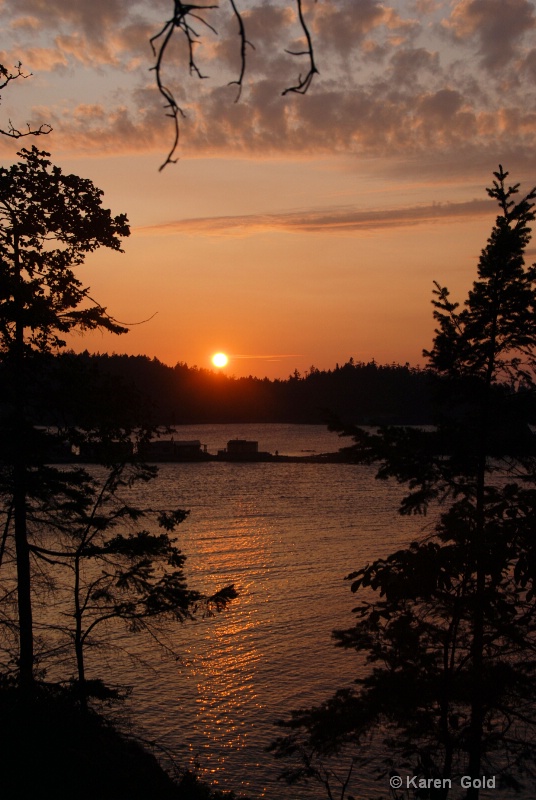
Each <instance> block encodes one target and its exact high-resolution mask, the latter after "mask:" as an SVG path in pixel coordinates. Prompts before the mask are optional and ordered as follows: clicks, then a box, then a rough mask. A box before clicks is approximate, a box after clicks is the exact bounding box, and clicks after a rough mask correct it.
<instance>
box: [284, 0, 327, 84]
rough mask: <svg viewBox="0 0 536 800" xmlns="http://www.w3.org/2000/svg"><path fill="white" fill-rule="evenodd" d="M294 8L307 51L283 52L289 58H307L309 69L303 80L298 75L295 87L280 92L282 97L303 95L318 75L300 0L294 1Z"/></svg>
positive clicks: (311, 42)
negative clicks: (295, 7)
mask: <svg viewBox="0 0 536 800" xmlns="http://www.w3.org/2000/svg"><path fill="white" fill-rule="evenodd" d="M315 2H316V0H315ZM296 6H297V8H298V17H299V20H300V25H301V27H302V30H303V34H304V36H305V38H306V40H307V49H306V50H300V51H298V52H293V51H292V50H286V51H285V52H286V53H289V55H291V56H307V57H308V58H309V69H308V71H307V74H306V75H305V77H304V78H302V76H301V73H300V74H299V75H298V83H297V84H296V86H289V87H288V88H287V89H285V90H284V91H283V92H282V94H283V95H286V94H289V92H295V93H296V94H305V93H306V92H307V90H308V89H309V87H310V85H311V83H312V82H313V78H314V76H315V75H316V74H318V69H317V68H316V64H315V58H314V51H313V40H312V39H311V33H310V31H309V28H308V27H307V23H306V22H305V17H304V16H303V6H302V0H296Z"/></svg>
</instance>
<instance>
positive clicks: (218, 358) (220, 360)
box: [212, 353, 229, 367]
mask: <svg viewBox="0 0 536 800" xmlns="http://www.w3.org/2000/svg"><path fill="white" fill-rule="evenodd" d="M228 361H229V359H228V358H227V356H226V355H225V353H215V354H214V355H213V356H212V363H213V364H214V366H215V367H225V365H226V364H227V363H228Z"/></svg>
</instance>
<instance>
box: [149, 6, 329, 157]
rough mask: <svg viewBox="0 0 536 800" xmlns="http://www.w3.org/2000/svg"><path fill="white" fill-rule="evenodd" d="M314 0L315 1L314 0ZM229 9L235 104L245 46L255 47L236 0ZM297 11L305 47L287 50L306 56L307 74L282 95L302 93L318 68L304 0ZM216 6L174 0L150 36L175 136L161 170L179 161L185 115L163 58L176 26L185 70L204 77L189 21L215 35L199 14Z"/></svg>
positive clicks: (197, 39)
mask: <svg viewBox="0 0 536 800" xmlns="http://www.w3.org/2000/svg"><path fill="white" fill-rule="evenodd" d="M315 2H316V0H315ZM229 3H230V5H231V8H232V10H233V14H234V16H235V17H236V20H237V22H238V37H239V40H240V70H239V74H238V77H237V78H236V80H233V81H230V82H229V84H228V85H229V86H237V88H238V91H237V95H236V98H235V103H236V102H238V100H239V99H240V97H241V94H242V86H243V84H244V77H245V74H246V56H247V48H248V45H249V47H251V48H253V49H255V47H254V45H253V44H252V42H250V41H249V40H248V38H247V36H246V28H245V24H244V19H243V16H242V13H241V11H240V9H239V8H238V6H237V3H236V0H229ZM296 6H297V12H298V19H299V23H300V26H301V29H302V31H303V35H304V37H305V40H306V44H307V46H306V48H305V49H304V50H299V51H292V50H286V52H287V53H289V54H290V55H292V56H298V57H301V56H306V57H307V58H308V60H309V68H308V71H307V74H306V75H305V76H303V77H302V75H301V73H300V75H299V76H298V82H297V83H296V85H294V86H289V87H288V88H287V89H285V90H284V91H283V92H282V94H283V95H286V94H289V93H290V92H294V93H296V94H305V93H306V92H307V90H308V89H309V87H310V85H311V83H312V81H313V78H314V76H315V74H317V73H318V69H317V67H316V64H315V59H314V50H313V41H312V37H311V33H310V31H309V28H308V27H307V23H306V21H305V17H304V14H303V0H296ZM217 8H219V6H218V5H198V4H195V3H194V4H191V3H183V2H181V0H174V10H173V16H172V18H171V19H169V20H168V21H167V22H166V23H165V24H164V25H163V27H162V29H161V30H160V31H159V32H158V33H157V34H155V35H154V36H152V37H151V39H150V43H151V48H152V51H153V55H154V57H155V64H154V66H153V67H151V69H152V70H154V72H155V74H156V85H157V88H158V91H159V92H160V94H161V95H162V97H163V98H164V101H165V103H164V108H165V110H166V116H168V117H170V119H172V120H173V128H174V135H173V142H172V145H171V148H170V150H169V152H168V154H167V156H166V158H165V160H164V163H163V164H162V165H161V166H160V168H159V169H160V171H162V170H163V169H164V167H166V166H167V165H168V164H175V163H176V162H177V161H178V158H176V157H175V154H176V152H177V148H178V146H179V138H180V118H181V117H185V113H184V111H183V110H182V108H181V107H180V106H179V104H178V103H177V100H176V99H175V96H174V93H173V91H172V90H171V89H169V88H168V87H167V86H166V85H165V84H164V82H163V76H162V72H163V64H164V57H165V54H166V51H167V48H168V45H169V43H170V41H171V39H172V37H173V34H174V33H175V30H176V29H179V30H180V31H181V32H182V34H183V36H184V37H185V38H186V43H187V47H188V69H189V72H190V75H192V74H193V75H196V76H197V77H198V78H200V79H204V78H206V77H207V76H206V75H203V74H202V72H201V70H200V68H199V66H198V64H197V61H196V59H195V51H194V46H195V45H196V44H199V42H200V39H201V37H200V34H199V33H198V32H197V31H196V30H195V28H194V27H193V26H192V21H193V20H196V21H197V22H199V23H201V24H202V25H204V26H205V27H206V28H208V29H209V30H210V31H212V33H214V34H216V35H217V31H216V29H215V28H214V27H213V26H212V25H210V24H209V23H208V22H207V21H206V19H204V17H203V16H201V14H202V13H203V12H207V11H212V10H214V9H217Z"/></svg>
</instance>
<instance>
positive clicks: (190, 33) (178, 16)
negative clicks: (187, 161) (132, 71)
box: [149, 0, 218, 171]
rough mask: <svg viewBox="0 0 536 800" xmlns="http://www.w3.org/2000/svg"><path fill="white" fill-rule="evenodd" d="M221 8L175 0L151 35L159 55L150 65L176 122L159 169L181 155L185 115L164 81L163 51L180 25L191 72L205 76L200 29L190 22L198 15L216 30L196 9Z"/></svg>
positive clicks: (151, 41) (153, 45)
mask: <svg viewBox="0 0 536 800" xmlns="http://www.w3.org/2000/svg"><path fill="white" fill-rule="evenodd" d="M214 8H218V6H216V5H212V6H200V5H190V4H187V3H182V2H181V0H175V3H174V13H173V17H172V18H171V19H170V20H168V21H167V22H166V24H165V25H164V27H163V28H162V30H161V31H160V32H159V33H157V34H155V36H152V37H151V39H150V40H149V41H150V43H151V47H152V49H153V55H154V56H155V57H156V63H155V65H154V67H151V69H152V70H154V72H155V73H156V85H157V87H158V91H159V92H160V94H161V95H162V97H163V98H164V100H165V105H164V108H165V109H167V114H166V116H168V117H170V118H171V119H172V120H173V126H174V138H173V144H172V146H171V149H170V151H169V153H168V154H167V156H166V160H165V161H164V163H163V164H162V165H161V166H160V171H162V170H163V169H164V167H165V166H167V164H176V163H177V161H178V159H177V158H174V156H175V153H176V151H177V147H178V145H179V137H180V127H179V118H180V117H184V116H185V114H184V111H183V110H182V108H181V107H180V106H179V104H178V103H177V101H176V100H175V97H174V95H173V92H172V91H171V90H170V89H168V88H167V86H165V85H164V84H163V82H162V63H163V59H164V55H165V53H166V50H167V46H168V44H169V43H170V41H171V38H172V36H173V34H174V32H175V29H176V28H178V29H179V30H181V31H182V33H183V34H184V36H185V37H186V41H187V44H188V67H189V70H190V74H196V75H197V77H198V78H205V77H206V76H205V75H202V74H201V71H200V69H199V68H198V66H197V63H196V61H195V58H194V45H195V44H197V40H198V39H199V34H198V33H197V31H195V30H194V28H192V26H191V25H190V19H196V20H198V22H201V23H202V24H203V25H205V26H206V27H207V28H209V29H210V30H211V31H212V32H213V33H215V32H216V31H215V30H214V28H213V27H212V26H211V25H209V24H208V22H206V21H205V20H204V19H203V18H202V17H200V16H199V14H197V13H196V12H197V11H209V10H211V9H214ZM161 37H163V39H162V41H161V42H160V44H159V45H158V46H155V42H157V41H158V40H159V39H160V38H161Z"/></svg>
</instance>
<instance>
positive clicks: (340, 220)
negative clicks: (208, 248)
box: [134, 200, 493, 237]
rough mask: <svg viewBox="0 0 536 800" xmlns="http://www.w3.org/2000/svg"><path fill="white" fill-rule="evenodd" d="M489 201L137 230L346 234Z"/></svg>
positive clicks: (467, 215)
mask: <svg viewBox="0 0 536 800" xmlns="http://www.w3.org/2000/svg"><path fill="white" fill-rule="evenodd" d="M492 210H493V204H492V202H491V201H489V200H471V201H469V202H464V203H433V204H431V205H419V206H409V207H407V208H398V209H381V210H372V211H363V210H360V209H355V208H338V209H333V208H329V209H320V210H311V211H294V212H283V213H273V214H246V215H240V216H225V217H200V218H196V219H185V220H177V221H175V222H167V223H162V224H160V225H149V226H145V227H141V228H136V229H135V231H134V232H135V234H136V235H138V236H140V235H141V236H156V235H158V236H165V235H176V234H189V235H192V236H199V235H204V236H222V235H226V236H239V237H240V236H251V235H254V234H258V233H267V232H275V231H279V232H281V231H282V232H286V233H323V234H325V233H336V234H341V233H346V234H355V233H363V232H365V233H366V232H369V231H374V230H379V229H384V228H400V227H406V226H408V225H421V224H426V223H429V222H450V221H453V220H460V219H466V220H468V219H472V218H474V217H480V216H485V215H489V214H490V212H492Z"/></svg>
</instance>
